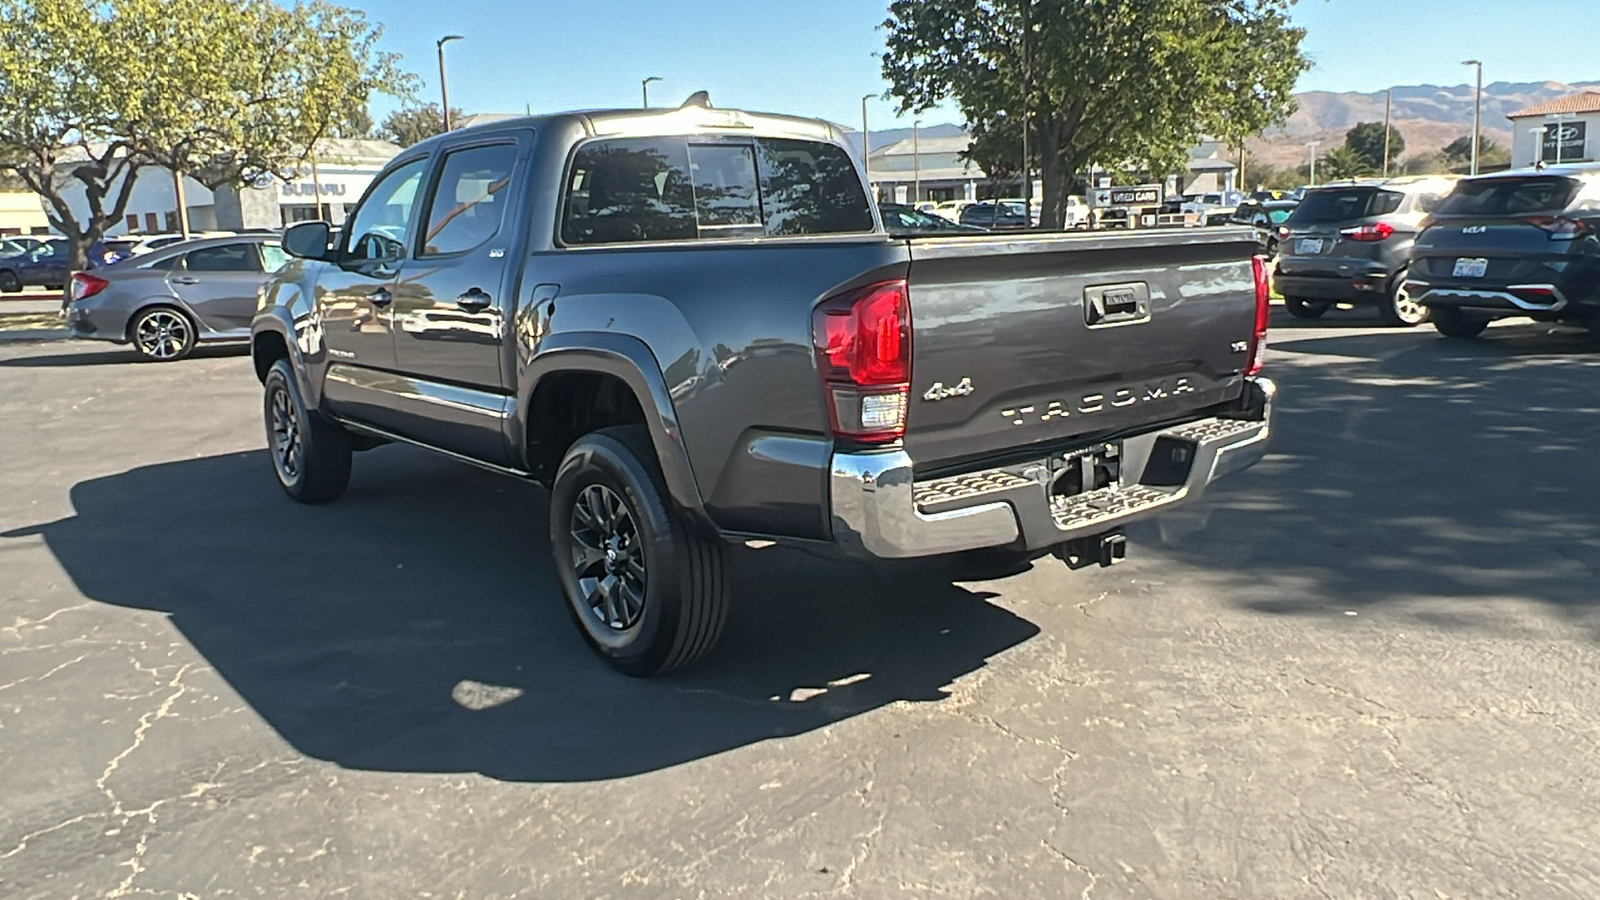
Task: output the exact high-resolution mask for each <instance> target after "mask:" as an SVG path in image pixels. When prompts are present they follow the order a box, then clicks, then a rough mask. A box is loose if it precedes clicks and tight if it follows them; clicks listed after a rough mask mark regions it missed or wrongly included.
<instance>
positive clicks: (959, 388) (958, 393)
mask: <svg viewBox="0 0 1600 900" xmlns="http://www.w3.org/2000/svg"><path fill="white" fill-rule="evenodd" d="M976 390H977V388H975V387H973V386H972V379H971V378H963V379H961V381H960V382H959V383H957V384H956V385H955V386H954V387H945V386H944V382H942V381H935V382H934V383H933V387H931V388H928V392H927V393H926V394H923V395H922V399H924V400H926V401H928V402H929V403H937V402H939V401H940V400H948V399H950V398H951V397H966V396H968V395H970V394H971V393H972V392H973V391H976Z"/></svg>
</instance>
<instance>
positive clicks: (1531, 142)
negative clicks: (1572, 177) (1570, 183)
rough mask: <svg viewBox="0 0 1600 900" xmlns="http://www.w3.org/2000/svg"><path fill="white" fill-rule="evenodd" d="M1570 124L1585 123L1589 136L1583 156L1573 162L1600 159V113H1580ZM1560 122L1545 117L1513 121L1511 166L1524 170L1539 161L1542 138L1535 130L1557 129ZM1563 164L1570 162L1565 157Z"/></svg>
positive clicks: (1585, 141) (1585, 138) (1586, 139)
mask: <svg viewBox="0 0 1600 900" xmlns="http://www.w3.org/2000/svg"><path fill="white" fill-rule="evenodd" d="M1567 121H1570V122H1583V123H1585V124H1586V129H1585V130H1586V131H1587V134H1586V135H1585V137H1584V148H1583V155H1582V156H1579V157H1576V158H1573V159H1571V160H1570V161H1571V162H1577V161H1579V160H1593V159H1595V158H1596V157H1600V112H1592V113H1578V114H1576V115H1575V116H1573V117H1572V118H1570V119H1568V120H1567ZM1557 124H1560V123H1558V122H1554V121H1546V120H1545V118H1544V117H1543V116H1538V117H1535V118H1529V119H1512V120H1511V166H1512V168H1517V169H1520V168H1524V167H1526V166H1531V165H1533V164H1534V163H1535V162H1537V161H1538V160H1539V147H1540V144H1541V137H1540V135H1539V134H1537V133H1536V132H1535V129H1539V128H1544V127H1552V128H1553V127H1555V126H1556V125H1557ZM1562 161H1563V162H1567V161H1569V160H1568V159H1567V158H1566V157H1563V159H1562Z"/></svg>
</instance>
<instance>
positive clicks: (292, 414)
mask: <svg viewBox="0 0 1600 900" xmlns="http://www.w3.org/2000/svg"><path fill="white" fill-rule="evenodd" d="M264 387H265V388H266V395H265V400H264V409H263V412H264V414H265V417H266V424H267V452H268V453H270V454H272V468H273V471H275V472H276V473H277V475H278V484H280V485H282V486H283V490H284V492H285V493H287V494H288V495H289V496H290V497H293V498H294V499H296V500H298V501H300V502H301V503H327V502H329V501H331V500H337V499H338V498H339V495H341V494H343V493H344V490H345V488H346V487H348V486H349V484H350V432H348V431H345V430H344V429H343V428H342V427H340V426H338V425H335V424H334V423H332V422H329V421H327V420H326V419H323V418H322V417H321V416H318V415H317V414H316V413H315V412H314V411H312V410H309V409H306V404H305V401H304V400H303V399H302V398H301V396H300V388H299V386H298V385H297V384H296V382H295V379H294V370H293V369H292V368H290V367H289V361H288V360H286V359H280V360H278V361H277V362H275V363H273V364H272V368H271V369H269V370H268V371H267V379H266V382H265V383H264Z"/></svg>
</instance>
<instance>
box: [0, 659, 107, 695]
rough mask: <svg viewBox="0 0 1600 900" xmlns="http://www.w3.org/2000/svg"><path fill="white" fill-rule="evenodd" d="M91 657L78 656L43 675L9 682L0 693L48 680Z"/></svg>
mask: <svg viewBox="0 0 1600 900" xmlns="http://www.w3.org/2000/svg"><path fill="white" fill-rule="evenodd" d="M91 655H92V654H89V653H85V654H83V655H82V656H78V657H76V658H74V659H69V660H67V661H66V662H64V663H62V664H60V665H58V666H56V667H55V668H53V669H51V670H50V671H48V672H45V673H43V674H40V675H29V676H28V677H26V678H18V679H17V680H16V681H9V682H7V683H5V684H0V691H3V690H5V689H6V688H13V687H16V686H17V685H19V684H29V683H31V682H37V681H43V680H45V679H46V678H49V677H50V676H51V675H54V674H56V673H57V672H59V671H61V670H62V669H65V668H68V667H70V666H75V665H77V664H78V663H81V662H83V661H84V660H86V659H88V658H89V657H90V656H91Z"/></svg>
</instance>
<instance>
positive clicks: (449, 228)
mask: <svg viewBox="0 0 1600 900" xmlns="http://www.w3.org/2000/svg"><path fill="white" fill-rule="evenodd" d="M516 164H517V145H516V144H493V145H490V146H486V147H472V148H469V149H466V150H457V151H455V152H453V153H449V154H446V156H445V157H444V165H443V171H442V173H441V174H440V176H439V182H438V186H437V187H435V188H434V191H433V195H432V196H431V197H429V198H428V216H427V220H428V229H427V230H426V231H424V232H423V233H422V250H421V252H420V253H419V254H418V255H419V256H443V255H446V254H451V253H465V252H466V251H468V250H473V249H476V248H477V247H480V246H482V245H483V244H484V243H486V242H487V241H488V240H489V239H490V238H492V237H494V236H495V234H496V233H498V232H499V231H500V224H501V222H502V221H503V220H504V218H505V208H506V204H507V203H508V202H509V200H510V197H511V191H509V190H507V187H508V185H510V183H511V172H512V169H513V168H514V167H515V166H516Z"/></svg>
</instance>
